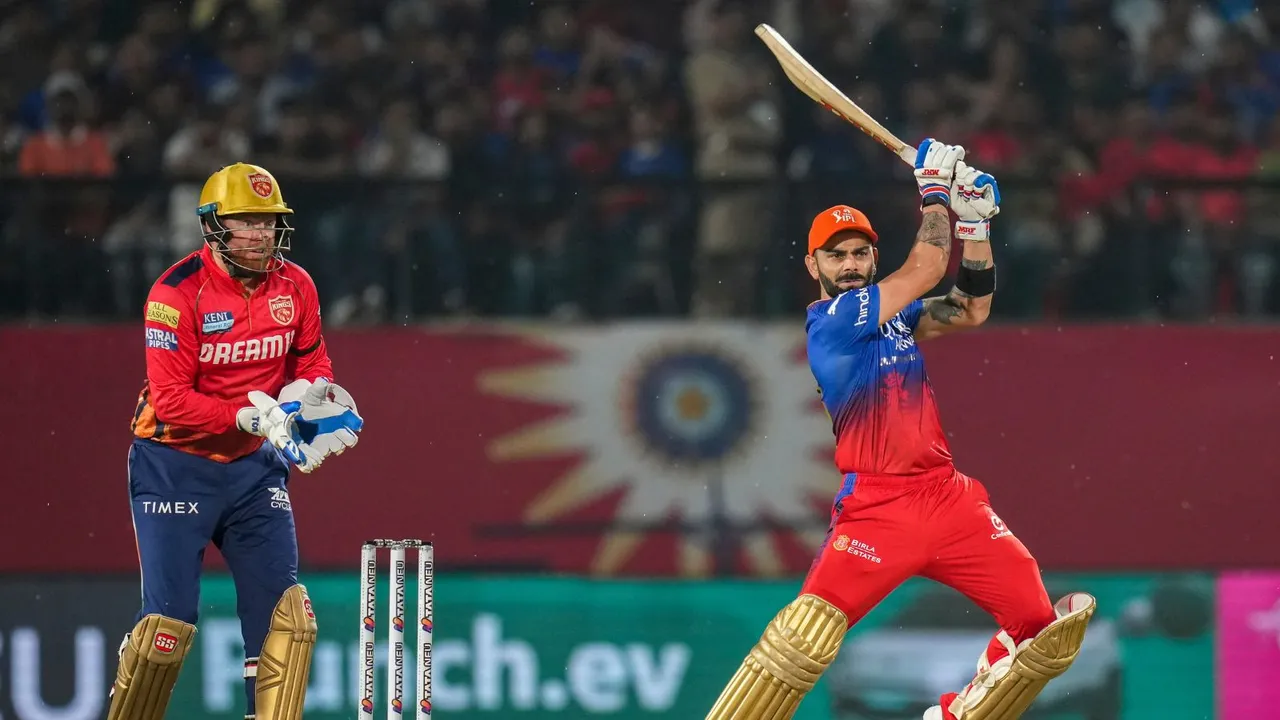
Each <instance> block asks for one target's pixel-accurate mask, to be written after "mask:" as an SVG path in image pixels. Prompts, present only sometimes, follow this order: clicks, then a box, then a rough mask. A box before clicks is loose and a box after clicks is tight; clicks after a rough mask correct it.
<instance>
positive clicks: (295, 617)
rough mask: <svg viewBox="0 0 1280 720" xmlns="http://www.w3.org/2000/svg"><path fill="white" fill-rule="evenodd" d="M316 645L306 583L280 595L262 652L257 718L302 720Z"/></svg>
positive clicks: (256, 709)
mask: <svg viewBox="0 0 1280 720" xmlns="http://www.w3.org/2000/svg"><path fill="white" fill-rule="evenodd" d="M315 646H316V614H315V612H314V611H312V609H311V598H309V597H307V589H306V588H305V587H303V586H302V585H294V586H292V587H290V588H289V589H288V590H285V591H284V594H283V595H281V596H280V600H279V602H277V603H276V609H275V610H274V611H273V612H272V613H271V626H270V629H269V630H267V637H266V640H264V641H263V642H262V652H261V653H260V654H259V655H258V671H257V684H256V685H255V687H254V709H255V712H256V716H257V720H301V718H302V705H303V703H304V702H305V700H306V697H307V679H308V678H309V677H310V675H311V653H312V651H313V650H314V649H315Z"/></svg>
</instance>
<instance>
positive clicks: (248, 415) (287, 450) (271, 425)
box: [236, 390, 307, 467]
mask: <svg viewBox="0 0 1280 720" xmlns="http://www.w3.org/2000/svg"><path fill="white" fill-rule="evenodd" d="M249 402H251V403H253V407H246V408H241V409H240V412H238V413H236V426H237V427H239V428H240V429H241V430H243V431H244V432H247V433H250V434H252V435H257V436H259V437H264V438H266V439H267V441H268V442H270V443H271V444H272V445H273V446H275V448H276V449H277V450H279V451H280V452H281V453H283V454H284V456H285V457H286V458H288V460H289V462H291V463H293V464H294V465H297V466H299V467H302V466H303V465H306V464H307V458H306V456H305V455H304V454H303V452H302V449H301V448H299V447H298V440H297V418H298V409H299V406H300V404H299V403H296V402H295V403H285V404H283V405H282V404H280V403H277V402H276V401H275V399H274V398H272V397H271V396H270V395H268V394H266V393H264V392H262V391H261V390H251V391H249Z"/></svg>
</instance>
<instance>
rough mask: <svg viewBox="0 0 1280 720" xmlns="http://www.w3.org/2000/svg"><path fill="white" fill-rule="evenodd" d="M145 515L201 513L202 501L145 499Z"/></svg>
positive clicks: (143, 504)
mask: <svg viewBox="0 0 1280 720" xmlns="http://www.w3.org/2000/svg"><path fill="white" fill-rule="evenodd" d="M142 514H143V515H199V514H200V503H199V502H198V501H197V502H183V501H181V500H179V501H177V502H170V501H168V500H164V501H160V500H143V501H142Z"/></svg>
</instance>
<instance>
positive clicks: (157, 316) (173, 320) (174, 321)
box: [147, 300, 182, 330]
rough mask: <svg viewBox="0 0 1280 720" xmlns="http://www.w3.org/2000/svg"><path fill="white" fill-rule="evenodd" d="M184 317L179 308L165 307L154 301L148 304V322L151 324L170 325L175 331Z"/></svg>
mask: <svg viewBox="0 0 1280 720" xmlns="http://www.w3.org/2000/svg"><path fill="white" fill-rule="evenodd" d="M181 317H182V312H181V311H179V310H178V309H177V308H174V307H170V306H168V305H165V304H164V303H162V302H156V301H154V300H152V301H151V302H149V303H147V320H148V321H149V322H154V323H160V324H161V325H168V326H169V327H171V328H174V329H175V330H176V329H177V328H178V320H179V319H180V318H181Z"/></svg>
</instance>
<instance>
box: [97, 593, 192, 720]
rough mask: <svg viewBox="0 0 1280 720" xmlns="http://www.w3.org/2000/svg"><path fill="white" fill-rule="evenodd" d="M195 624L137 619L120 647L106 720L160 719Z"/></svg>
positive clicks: (160, 617) (159, 617)
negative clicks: (118, 661)
mask: <svg viewBox="0 0 1280 720" xmlns="http://www.w3.org/2000/svg"><path fill="white" fill-rule="evenodd" d="M195 634H196V627H195V626H194V625H190V624H188V623H184V622H182V621H181V620H175V619H173V618H171V617H165V616H163V615H147V616H146V617H144V618H142V619H141V620H139V621H138V624H137V625H135V626H134V628H133V631H132V632H130V633H129V634H128V635H127V636H126V637H125V639H124V642H123V643H122V644H121V646H120V664H119V665H118V666H117V668H116V681H115V683H114V684H113V685H112V686H111V707H110V708H109V709H108V710H107V720H161V719H162V718H163V717H164V712H165V709H166V708H168V707H169V698H170V696H171V695H172V694H173V686H174V684H175V683H177V682H178V672H179V671H180V670H181V669H182V662H183V661H184V660H186V659H187V653H188V652H190V650H191V645H192V641H193V640H194V639H195Z"/></svg>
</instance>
